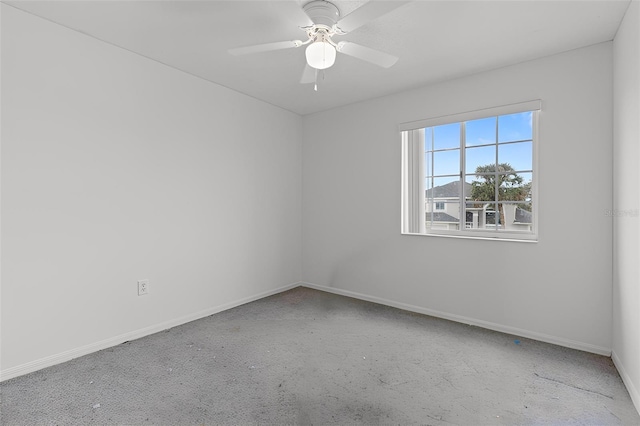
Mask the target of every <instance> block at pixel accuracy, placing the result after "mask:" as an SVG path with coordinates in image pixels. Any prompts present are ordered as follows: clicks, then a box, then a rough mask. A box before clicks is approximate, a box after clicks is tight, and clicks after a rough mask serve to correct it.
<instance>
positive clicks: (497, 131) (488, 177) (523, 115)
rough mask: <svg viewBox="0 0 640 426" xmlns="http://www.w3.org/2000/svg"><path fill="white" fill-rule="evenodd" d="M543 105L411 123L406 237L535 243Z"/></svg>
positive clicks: (406, 140) (405, 140) (406, 133)
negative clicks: (504, 240) (505, 240)
mask: <svg viewBox="0 0 640 426" xmlns="http://www.w3.org/2000/svg"><path fill="white" fill-rule="evenodd" d="M539 110H540V101H531V102H525V103H522V104H515V105H508V106H504V107H498V108H491V109H487V110H481V111H475V112H470V113H464V114H457V115H453V116H448V117H440V118H435V119H428V120H422V121H418V122H413V123H406V124H403V125H401V126H400V130H401V135H402V232H403V233H405V234H425V235H451V236H466V237H482V238H503V239H518V240H535V239H536V235H537V229H536V228H537V226H536V223H537V215H536V206H537V197H536V177H537V170H535V158H536V156H535V153H536V139H537V137H536V136H537V130H536V128H537V121H538V112H539Z"/></svg>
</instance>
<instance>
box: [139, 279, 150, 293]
mask: <svg viewBox="0 0 640 426" xmlns="http://www.w3.org/2000/svg"><path fill="white" fill-rule="evenodd" d="M145 294H149V280H138V296H144V295H145Z"/></svg>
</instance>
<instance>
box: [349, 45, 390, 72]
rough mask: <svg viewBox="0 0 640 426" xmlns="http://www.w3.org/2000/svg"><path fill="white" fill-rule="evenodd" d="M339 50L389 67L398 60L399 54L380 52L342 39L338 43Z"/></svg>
mask: <svg viewBox="0 0 640 426" xmlns="http://www.w3.org/2000/svg"><path fill="white" fill-rule="evenodd" d="M338 52H340V53H344V54H345V55H349V56H353V57H354V58H358V59H362V60H363V61H367V62H371V63H372V64H375V65H378V66H381V67H383V68H389V67H391V66H392V65H393V64H395V63H396V62H397V61H398V57H397V56H393V55H389V54H388V53H384V52H380V51H379V50H375V49H371V48H370V47H365V46H362V45H360V44H357V43H352V42H350V41H341V42H340V43H338Z"/></svg>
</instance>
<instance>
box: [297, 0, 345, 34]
mask: <svg viewBox="0 0 640 426" xmlns="http://www.w3.org/2000/svg"><path fill="white" fill-rule="evenodd" d="M302 9H303V10H304V11H305V13H306V14H307V15H308V16H309V18H311V21H313V23H314V24H315V25H324V26H326V27H327V28H331V27H333V26H334V25H335V24H336V23H337V22H338V20H339V19H340V10H338V7H337V6H336V5H335V4H333V3H330V2H328V1H325V0H314V1H311V2H309V3H307V4H305V5H304V6H303V7H302Z"/></svg>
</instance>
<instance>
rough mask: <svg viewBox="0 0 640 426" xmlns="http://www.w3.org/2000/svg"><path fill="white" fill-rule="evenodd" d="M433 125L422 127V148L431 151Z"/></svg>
mask: <svg viewBox="0 0 640 426" xmlns="http://www.w3.org/2000/svg"><path fill="white" fill-rule="evenodd" d="M432 136H433V127H426V128H425V129H424V149H425V150H426V151H433V137H432Z"/></svg>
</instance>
